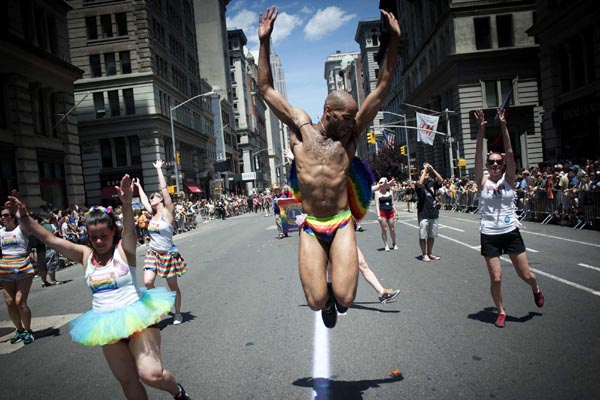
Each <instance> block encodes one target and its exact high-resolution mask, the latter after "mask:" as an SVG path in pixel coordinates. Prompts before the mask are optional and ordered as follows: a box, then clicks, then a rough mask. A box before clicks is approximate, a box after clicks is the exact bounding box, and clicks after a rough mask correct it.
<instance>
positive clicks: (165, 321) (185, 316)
mask: <svg viewBox="0 0 600 400" xmlns="http://www.w3.org/2000/svg"><path fill="white" fill-rule="evenodd" d="M169 315H170V317H169V318H164V319H162V320H161V321H160V322H159V323H158V324H156V326H157V327H158V329H160V330H161V331H162V330H163V329H165V328H166V327H167V326H169V325H173V319H174V318H175V314H173V313H170V314H169ZM181 316H182V317H183V322H182V324H185V323H188V322H190V321H193V320H195V319H196V316H195V315H194V314H192V313H191V312H189V311H188V312H182V313H181Z"/></svg>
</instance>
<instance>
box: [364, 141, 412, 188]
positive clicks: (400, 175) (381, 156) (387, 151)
mask: <svg viewBox="0 0 600 400" xmlns="http://www.w3.org/2000/svg"><path fill="white" fill-rule="evenodd" d="M368 161H369V165H370V166H371V170H372V171H373V174H374V175H375V178H376V179H379V178H381V177H382V176H385V177H387V178H388V179H391V178H396V180H399V179H400V180H404V179H406V177H407V174H406V173H404V172H402V164H403V163H405V162H406V157H404V156H402V155H401V154H400V146H383V148H381V149H379V153H377V154H375V155H372V156H371V157H369V160H368ZM405 167H406V166H405Z"/></svg>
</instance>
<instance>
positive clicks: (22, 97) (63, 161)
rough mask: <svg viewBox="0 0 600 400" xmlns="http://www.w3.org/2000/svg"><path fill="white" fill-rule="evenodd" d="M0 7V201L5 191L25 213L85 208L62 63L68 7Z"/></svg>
mask: <svg viewBox="0 0 600 400" xmlns="http://www.w3.org/2000/svg"><path fill="white" fill-rule="evenodd" d="M1 4H2V5H1V6H0V59H1V60H2V62H1V63H0V201H2V202H4V201H5V200H6V196H8V195H9V194H10V192H11V190H13V189H17V190H19V192H20V194H21V196H22V198H23V199H24V200H25V202H26V203H27V204H28V205H29V206H30V207H31V208H33V209H37V208H39V207H41V206H48V207H52V208H54V207H56V208H61V209H64V208H66V207H68V206H71V205H75V204H83V203H84V202H85V191H84V187H83V174H82V169H81V159H80V153H79V137H78V131H77V120H76V118H75V114H74V113H73V112H72V109H73V106H74V101H73V82H74V81H75V80H77V79H79V78H80V77H81V74H82V71H81V70H80V69H78V68H76V67H74V66H73V65H71V63H70V59H69V40H68V36H67V13H68V12H69V10H70V9H71V7H70V6H69V4H68V3H66V2H65V1H58V0H21V1H5V2H2V3H1Z"/></svg>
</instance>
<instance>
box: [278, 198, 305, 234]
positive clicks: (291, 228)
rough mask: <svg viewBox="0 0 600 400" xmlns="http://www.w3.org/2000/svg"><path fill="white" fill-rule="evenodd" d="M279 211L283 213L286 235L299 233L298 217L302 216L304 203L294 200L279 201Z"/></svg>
mask: <svg viewBox="0 0 600 400" xmlns="http://www.w3.org/2000/svg"><path fill="white" fill-rule="evenodd" d="M277 204H279V210H280V211H281V225H282V227H283V233H284V234H285V235H287V234H288V232H298V231H299V227H298V225H296V216H298V215H300V214H302V203H299V202H297V201H296V200H294V199H279V200H278V201H277Z"/></svg>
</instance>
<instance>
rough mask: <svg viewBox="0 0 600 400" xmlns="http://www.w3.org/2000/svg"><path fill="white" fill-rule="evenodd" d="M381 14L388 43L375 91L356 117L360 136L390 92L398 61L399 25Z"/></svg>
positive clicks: (368, 97)
mask: <svg viewBox="0 0 600 400" xmlns="http://www.w3.org/2000/svg"><path fill="white" fill-rule="evenodd" d="M381 12H382V13H383V15H384V16H385V19H386V20H387V25H388V27H389V30H390V41H389V43H388V47H387V51H386V53H385V59H384V60H383V64H382V68H381V71H380V72H379V78H378V80H377V86H376V87H375V90H373V91H372V92H371V93H370V94H369V95H368V96H367V98H366V99H365V101H364V103H363V104H362V105H361V107H360V110H359V111H358V114H357V115H356V128H357V129H356V130H357V134H360V133H361V132H362V131H364V130H365V129H367V127H368V126H369V124H371V121H373V119H374V118H375V116H376V115H377V112H378V111H379V109H380V108H381V105H382V104H383V101H384V100H385V97H386V96H387V95H388V93H389V91H390V86H391V84H392V78H393V76H394V71H395V70H396V63H397V60H398V41H399V39H400V25H399V24H398V21H397V20H396V17H394V14H392V13H391V12H389V11H385V10H381Z"/></svg>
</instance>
